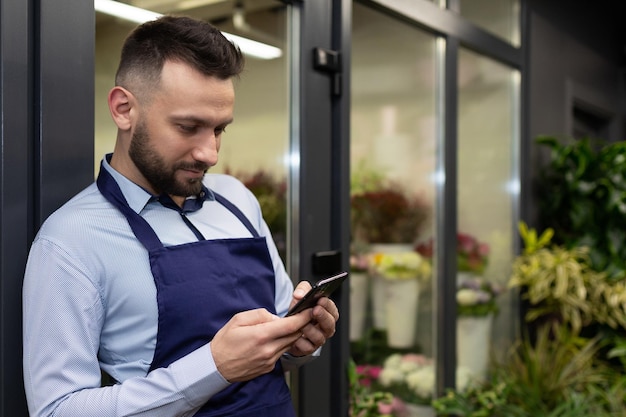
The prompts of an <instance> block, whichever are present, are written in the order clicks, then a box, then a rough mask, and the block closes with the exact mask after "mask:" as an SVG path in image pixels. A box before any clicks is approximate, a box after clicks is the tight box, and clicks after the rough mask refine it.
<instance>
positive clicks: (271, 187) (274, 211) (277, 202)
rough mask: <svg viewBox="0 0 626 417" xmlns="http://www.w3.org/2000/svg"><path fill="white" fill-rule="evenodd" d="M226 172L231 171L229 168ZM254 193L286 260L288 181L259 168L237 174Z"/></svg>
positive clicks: (280, 252)
mask: <svg viewBox="0 0 626 417" xmlns="http://www.w3.org/2000/svg"><path fill="white" fill-rule="evenodd" d="M226 173H230V170H229V169H228V168H227V169H226ZM235 177H237V178H238V179H239V180H240V181H241V182H243V184H244V185H245V186H246V187H247V188H248V189H249V190H250V191H251V192H252V194H254V196H255V197H256V198H257V200H258V201H259V205H260V206H261V212H262V213H263V219H264V220H265V222H266V223H267V226H268V227H269V229H270V231H271V232H272V237H273V238H274V243H276V248H277V249H278V252H279V254H280V256H281V257H282V258H283V261H285V255H286V250H287V181H286V180H285V179H280V178H276V176H274V175H272V174H271V173H269V172H267V171H265V170H263V169H259V170H257V171H255V172H239V173H237V174H236V175H235Z"/></svg>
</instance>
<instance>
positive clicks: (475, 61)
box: [457, 49, 519, 377]
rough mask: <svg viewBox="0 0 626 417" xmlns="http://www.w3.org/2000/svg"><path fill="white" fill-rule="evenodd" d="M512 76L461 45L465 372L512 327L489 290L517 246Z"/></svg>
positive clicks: (507, 310) (507, 302) (509, 301)
mask: <svg viewBox="0 0 626 417" xmlns="http://www.w3.org/2000/svg"><path fill="white" fill-rule="evenodd" d="M518 80H519V76H518V73H517V71H516V70H513V69H511V68H508V67H506V66H503V65H501V64H499V63H497V62H495V61H492V60H491V59H488V58H485V57H483V56H480V55H477V54H475V53H473V52H470V51H468V50H464V49H462V50H461V53H460V55H459V77H458V83H459V145H458V164H459V165H458V233H459V235H458V236H459V240H458V251H457V256H458V258H457V259H458V260H459V262H458V271H459V273H458V281H457V284H458V286H459V292H458V293H457V296H458V300H459V303H460V305H461V306H460V310H459V311H460V315H459V316H458V322H457V339H458V340H457V346H458V348H457V358H458V365H459V369H461V368H463V369H464V371H466V372H465V373H464V375H467V372H468V371H469V372H472V373H474V374H475V375H477V376H479V377H480V376H482V377H484V376H485V369H484V367H485V365H486V364H487V360H488V359H489V357H490V354H499V353H503V352H504V350H505V349H507V348H508V347H509V345H510V342H511V341H512V340H513V337H514V335H515V334H516V318H517V306H516V305H514V302H515V299H514V298H513V297H512V295H511V294H509V293H507V292H504V293H502V294H500V295H496V296H495V298H494V299H493V300H494V301H495V303H490V301H491V300H492V299H491V297H490V295H491V289H492V288H494V287H495V288H496V290H497V291H496V292H500V290H502V289H503V288H504V287H505V286H506V284H507V281H508V278H509V276H510V268H511V263H512V261H513V256H514V250H515V249H514V239H515V236H516V235H514V234H513V233H514V225H515V224H516V217H515V207H514V204H515V202H516V201H517V194H518V186H517V174H516V169H517V165H516V162H515V161H517V159H518V158H519V155H518V154H517V153H516V151H515V150H516V149H517V133H515V132H517V130H518V129H517V127H516V126H517V125H518V120H517V118H518V117H519V116H518V115H517V109H518V106H517V104H516V102H517V100H518V93H517V91H518V88H519V86H518ZM479 284H481V285H482V287H481V288H480V290H482V291H476V290H477V289H478V286H479ZM496 306H497V307H498V308H499V310H500V311H499V314H497V315H496V316H495V321H494V319H493V314H492V312H493V310H494V307H496ZM487 313H489V314H487ZM491 343H493V347H494V351H492V352H490V348H489V346H490V344H491Z"/></svg>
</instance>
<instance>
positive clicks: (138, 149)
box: [128, 122, 208, 197]
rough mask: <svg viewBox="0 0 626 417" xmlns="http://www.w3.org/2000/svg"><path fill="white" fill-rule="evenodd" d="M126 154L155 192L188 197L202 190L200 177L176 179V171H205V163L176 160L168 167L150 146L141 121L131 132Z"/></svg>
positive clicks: (206, 168)
mask: <svg viewBox="0 0 626 417" xmlns="http://www.w3.org/2000/svg"><path fill="white" fill-rule="evenodd" d="M128 154H129V156H130V159H132V161H133V162H134V163H135V166H136V167H137V168H138V169H139V171H140V172H141V173H142V174H143V176H144V177H145V178H146V180H148V182H149V183H150V185H151V186H152V188H154V190H155V191H156V192H157V193H159V194H168V195H174V196H179V197H188V196H191V195H197V194H200V191H202V179H200V178H198V179H191V180H188V181H177V180H176V171H177V170H179V169H192V170H198V171H204V172H206V171H207V170H208V167H207V166H206V164H203V163H201V162H195V163H191V164H190V163H185V162H178V163H175V164H174V165H173V166H171V167H168V165H167V164H166V163H165V161H164V160H163V158H161V156H160V155H159V154H158V153H157V151H156V150H155V149H154V148H153V147H152V146H151V144H150V136H149V135H148V132H147V129H146V127H145V125H144V123H142V122H140V124H139V125H137V129H136V130H135V132H134V134H133V137H132V140H131V142H130V148H129V150H128Z"/></svg>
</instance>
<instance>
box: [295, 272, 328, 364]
mask: <svg viewBox="0 0 626 417" xmlns="http://www.w3.org/2000/svg"><path fill="white" fill-rule="evenodd" d="M310 289H311V284H309V283H308V282H306V281H302V282H300V283H299V284H298V286H297V287H296V289H295V291H294V293H293V296H294V299H293V301H292V302H291V307H293V305H294V304H296V303H297V302H298V301H299V300H300V299H301V298H302V297H304V295H305V294H306V293H307V292H308V291H309V290H310ZM299 316H304V317H305V318H306V322H307V324H306V325H305V326H304V327H303V328H302V329H301V331H302V337H300V338H298V339H297V340H296V341H295V343H294V344H293V346H292V347H291V349H289V350H288V352H289V353H290V354H291V355H293V356H305V355H310V354H311V353H313V352H315V351H316V350H317V349H318V348H319V347H320V346H322V345H323V344H324V343H326V340H328V339H330V338H331V337H332V336H333V335H334V334H335V324H336V323H337V320H339V310H338V309H337V306H336V305H335V303H334V302H333V300H331V299H330V298H328V297H322V298H320V299H319V300H318V302H317V305H316V306H315V307H313V308H310V309H308V310H304V311H302V312H300V313H298V314H296V315H294V316H292V317H299Z"/></svg>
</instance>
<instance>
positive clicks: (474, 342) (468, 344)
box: [456, 314, 493, 379]
mask: <svg viewBox="0 0 626 417" xmlns="http://www.w3.org/2000/svg"><path fill="white" fill-rule="evenodd" d="M492 325H493V315H492V314H489V315H487V316H480V317H472V316H468V317H459V318H458V319H457V327H456V342H457V365H458V366H459V367H465V368H467V369H468V370H469V371H470V372H471V374H472V376H473V377H475V378H479V379H484V378H485V377H486V376H487V366H488V364H489V352H490V346H491V327H492Z"/></svg>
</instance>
